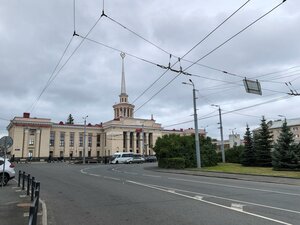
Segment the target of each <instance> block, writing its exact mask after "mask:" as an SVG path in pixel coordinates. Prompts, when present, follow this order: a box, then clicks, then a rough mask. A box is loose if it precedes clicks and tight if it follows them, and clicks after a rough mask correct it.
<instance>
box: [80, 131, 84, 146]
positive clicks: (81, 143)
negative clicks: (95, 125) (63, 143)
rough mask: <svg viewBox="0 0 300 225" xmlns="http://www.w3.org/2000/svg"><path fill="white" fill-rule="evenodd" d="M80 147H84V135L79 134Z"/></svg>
mask: <svg viewBox="0 0 300 225" xmlns="http://www.w3.org/2000/svg"><path fill="white" fill-rule="evenodd" d="M79 147H83V133H79Z"/></svg>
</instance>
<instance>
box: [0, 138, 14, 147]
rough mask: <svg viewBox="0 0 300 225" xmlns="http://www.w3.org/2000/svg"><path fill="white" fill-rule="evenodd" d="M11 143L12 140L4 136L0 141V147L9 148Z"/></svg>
mask: <svg viewBox="0 0 300 225" xmlns="http://www.w3.org/2000/svg"><path fill="white" fill-rule="evenodd" d="M13 143H14V142H13V139H12V138H11V137H9V136H4V137H2V138H1V139H0V146H1V147H2V148H4V149H7V148H9V147H11V146H12V145H13Z"/></svg>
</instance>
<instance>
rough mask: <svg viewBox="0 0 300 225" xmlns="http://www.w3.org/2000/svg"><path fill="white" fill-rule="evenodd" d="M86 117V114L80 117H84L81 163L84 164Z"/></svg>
mask: <svg viewBox="0 0 300 225" xmlns="http://www.w3.org/2000/svg"><path fill="white" fill-rule="evenodd" d="M86 118H88V116H85V117H82V119H84V132H83V158H82V159H83V161H82V163H83V164H85V145H86V144H85V143H86V141H85V137H86Z"/></svg>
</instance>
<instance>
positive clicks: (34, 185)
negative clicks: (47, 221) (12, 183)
mask: <svg viewBox="0 0 300 225" xmlns="http://www.w3.org/2000/svg"><path fill="white" fill-rule="evenodd" d="M25 183H26V185H25ZM21 186H22V190H25V187H26V194H27V195H30V197H31V205H30V209H29V222H28V225H36V224H37V214H38V210H39V198H40V188H41V186H40V182H37V181H36V180H35V178H34V177H31V176H30V174H26V173H25V172H21V171H20V170H19V177H18V187H21Z"/></svg>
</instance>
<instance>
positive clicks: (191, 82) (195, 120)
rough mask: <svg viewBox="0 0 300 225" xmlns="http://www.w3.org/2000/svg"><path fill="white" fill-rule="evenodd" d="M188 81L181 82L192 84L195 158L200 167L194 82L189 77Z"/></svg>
mask: <svg viewBox="0 0 300 225" xmlns="http://www.w3.org/2000/svg"><path fill="white" fill-rule="evenodd" d="M189 81H190V83H186V82H182V83H183V84H187V85H192V86H193V103H194V123H195V145H196V158H197V167H198V168H201V156H200V143H199V131H198V118H197V107H196V89H195V85H194V82H193V81H192V80H191V79H189Z"/></svg>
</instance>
